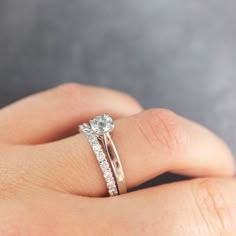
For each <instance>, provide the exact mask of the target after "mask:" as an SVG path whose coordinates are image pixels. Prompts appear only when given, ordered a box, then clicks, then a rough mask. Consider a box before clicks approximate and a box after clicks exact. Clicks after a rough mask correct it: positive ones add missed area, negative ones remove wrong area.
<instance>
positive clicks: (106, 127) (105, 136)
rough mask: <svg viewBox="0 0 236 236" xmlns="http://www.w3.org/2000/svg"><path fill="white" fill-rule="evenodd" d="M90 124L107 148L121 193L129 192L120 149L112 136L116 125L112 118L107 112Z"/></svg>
mask: <svg viewBox="0 0 236 236" xmlns="http://www.w3.org/2000/svg"><path fill="white" fill-rule="evenodd" d="M90 125H91V128H92V130H93V131H94V133H95V134H96V135H97V137H98V138H99V140H101V142H102V144H103V145H104V149H105V150H106V153H107V157H108V159H109V161H110V164H111V167H112V170H113V173H114V175H115V179H116V184H117V187H118V192H119V194H124V193H127V186H126V181H125V175H124V171H123V167H122V164H121V161H120V157H119V154H118V151H117V149H116V147H115V144H114V142H113V140H112V138H111V134H112V131H113V130H114V127H115V126H114V123H113V120H112V118H111V117H110V116H109V115H107V114H104V115H102V116H97V117H96V118H95V119H93V120H91V121H90Z"/></svg>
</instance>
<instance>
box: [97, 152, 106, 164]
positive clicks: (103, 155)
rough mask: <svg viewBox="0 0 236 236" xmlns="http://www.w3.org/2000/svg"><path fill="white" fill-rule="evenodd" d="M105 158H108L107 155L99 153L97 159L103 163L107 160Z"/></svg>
mask: <svg viewBox="0 0 236 236" xmlns="http://www.w3.org/2000/svg"><path fill="white" fill-rule="evenodd" d="M105 157H106V156H105V154H104V153H103V152H99V153H98V157H97V159H98V160H99V161H100V162H101V161H104V160H105Z"/></svg>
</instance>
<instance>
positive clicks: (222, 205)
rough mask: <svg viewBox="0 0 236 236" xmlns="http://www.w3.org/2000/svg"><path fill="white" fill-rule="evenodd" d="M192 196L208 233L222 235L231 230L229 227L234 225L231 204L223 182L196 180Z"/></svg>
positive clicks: (218, 180) (217, 180)
mask: <svg viewBox="0 0 236 236" xmlns="http://www.w3.org/2000/svg"><path fill="white" fill-rule="evenodd" d="M193 196H194V199H195V202H196V206H197V211H198V213H199V214H200V217H201V219H202V220H203V223H204V224H205V225H206V226H207V227H208V230H209V232H212V233H222V232H229V230H231V229H230V228H229V227H231V225H234V224H235V222H234V220H233V218H231V215H232V214H231V213H230V211H231V207H232V203H230V202H231V201H230V196H229V195H228V194H227V191H226V189H225V186H224V182H223V180H220V179H200V180H196V184H195V186H194V187H193Z"/></svg>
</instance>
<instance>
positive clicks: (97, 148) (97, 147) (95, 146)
mask: <svg viewBox="0 0 236 236" xmlns="http://www.w3.org/2000/svg"><path fill="white" fill-rule="evenodd" d="M100 149H101V146H100V145H99V144H95V145H93V150H94V151H95V152H99V151H100Z"/></svg>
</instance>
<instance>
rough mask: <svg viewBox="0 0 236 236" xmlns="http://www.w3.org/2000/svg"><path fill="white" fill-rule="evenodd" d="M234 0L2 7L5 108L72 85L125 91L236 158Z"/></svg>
mask: <svg viewBox="0 0 236 236" xmlns="http://www.w3.org/2000/svg"><path fill="white" fill-rule="evenodd" d="M235 9H236V2H235V1H234V0H227V1H222V0H197V1H196V0H176V1H171V0H148V1H147V0H110V1H105V0H1V1H0V82H1V85H0V106H4V105H6V104H8V103H10V102H12V101H14V100H16V99H18V98H21V97H23V96H26V95H28V94H31V93H34V92H37V91H39V90H43V89H46V88H49V87H52V86H54V85H57V84H59V83H63V82H66V81H77V82H82V83H87V84H95V85H102V86H107V87H111V88H114V89H119V90H122V91H125V92H128V93H130V94H131V95H133V96H135V97H136V98H137V99H138V100H139V101H140V102H141V104H142V105H144V106H145V108H149V107H166V108H169V109H172V110H174V111H176V112H177V113H179V114H181V115H184V116H186V117H188V118H191V119H193V120H195V121H198V122H200V123H201V124H204V125H206V126H207V127H209V128H210V129H212V130H214V131H215V132H216V133H217V134H219V135H220V136H221V137H223V138H224V140H225V141H226V142H227V143H228V144H229V145H230V146H231V148H232V149H233V151H234V153H236V145H235V144H236V131H235V130H236V124H235V121H236V103H235V100H236V92H235V89H236V78H235V77H236V70H235V64H236V54H235V53H236V49H235V42H236V26H235V22H236V14H235Z"/></svg>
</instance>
